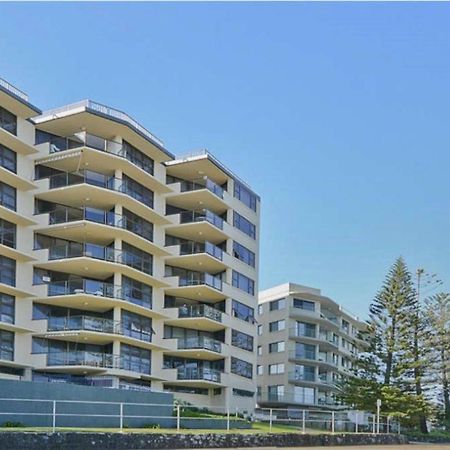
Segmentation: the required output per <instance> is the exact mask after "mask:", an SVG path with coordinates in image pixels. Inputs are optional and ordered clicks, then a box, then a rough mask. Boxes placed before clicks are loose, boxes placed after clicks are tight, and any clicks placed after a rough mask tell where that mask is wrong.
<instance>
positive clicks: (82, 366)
mask: <svg viewBox="0 0 450 450" xmlns="http://www.w3.org/2000/svg"><path fill="white" fill-rule="evenodd" d="M47 366H49V367H52V368H53V369H56V368H57V367H58V366H60V367H61V368H64V369H66V366H76V367H77V368H78V371H80V372H82V371H99V370H100V371H102V370H104V369H120V368H121V366H122V364H121V358H120V356H118V355H113V354H110V353H99V352H89V351H85V350H77V351H68V352H50V353H47ZM75 371H77V370H75Z"/></svg>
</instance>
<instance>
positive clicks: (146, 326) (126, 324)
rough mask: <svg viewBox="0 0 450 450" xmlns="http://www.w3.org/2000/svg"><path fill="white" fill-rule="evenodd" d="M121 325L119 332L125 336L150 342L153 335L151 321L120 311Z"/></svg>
mask: <svg viewBox="0 0 450 450" xmlns="http://www.w3.org/2000/svg"><path fill="white" fill-rule="evenodd" d="M121 325H122V328H121V330H122V332H123V334H124V335H125V336H130V337H132V338H134V339H139V340H140V341H146V342H151V340H152V334H153V329H152V319H150V318H148V317H144V316H140V315H139V314H134V313H131V312H129V311H124V310H122V320H121Z"/></svg>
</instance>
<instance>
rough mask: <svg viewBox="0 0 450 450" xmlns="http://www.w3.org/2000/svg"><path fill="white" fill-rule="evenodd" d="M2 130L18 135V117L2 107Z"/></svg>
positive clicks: (0, 113) (0, 119) (0, 122)
mask: <svg viewBox="0 0 450 450" xmlns="http://www.w3.org/2000/svg"><path fill="white" fill-rule="evenodd" d="M0 128H3V129H4V130H6V131H9V132H10V133H11V134H14V135H17V117H16V116H15V115H14V114H13V113H10V112H9V111H8V110H6V109H5V108H2V107H1V106H0Z"/></svg>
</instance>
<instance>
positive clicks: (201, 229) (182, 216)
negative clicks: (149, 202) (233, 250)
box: [167, 209, 228, 244]
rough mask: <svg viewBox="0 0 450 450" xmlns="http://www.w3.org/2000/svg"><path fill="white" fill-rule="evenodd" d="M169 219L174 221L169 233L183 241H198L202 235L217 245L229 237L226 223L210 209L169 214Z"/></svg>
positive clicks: (168, 228) (169, 227)
mask: <svg viewBox="0 0 450 450" xmlns="http://www.w3.org/2000/svg"><path fill="white" fill-rule="evenodd" d="M167 218H168V219H169V220H171V221H172V225H169V226H168V227H167V230H168V232H169V233H170V234H171V235H173V236H176V237H180V238H182V239H187V240H190V241H196V240H197V239H198V237H199V236H200V235H201V236H202V238H203V239H205V240H206V241H209V242H212V243H213V244H217V243H219V242H223V241H224V240H225V239H227V237H228V236H227V234H226V232H224V222H225V221H224V220H223V219H222V218H221V217H220V216H218V215H217V214H215V213H213V212H212V211H210V210H208V209H204V210H201V211H183V212H181V213H177V214H169V215H167Z"/></svg>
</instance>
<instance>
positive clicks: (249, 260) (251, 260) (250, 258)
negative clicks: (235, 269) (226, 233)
mask: <svg viewBox="0 0 450 450" xmlns="http://www.w3.org/2000/svg"><path fill="white" fill-rule="evenodd" d="M233 256H234V257H235V258H237V259H239V260H240V261H242V262H245V264H248V265H249V266H252V267H255V254H254V253H253V252H252V251H251V250H249V249H248V248H247V247H244V246H243V245H241V244H239V243H238V242H236V241H233Z"/></svg>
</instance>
